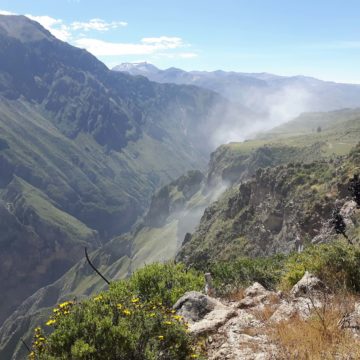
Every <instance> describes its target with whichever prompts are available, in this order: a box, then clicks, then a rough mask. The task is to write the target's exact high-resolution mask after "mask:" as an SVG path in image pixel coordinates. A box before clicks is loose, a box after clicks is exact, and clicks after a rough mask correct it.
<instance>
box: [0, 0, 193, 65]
mask: <svg viewBox="0 0 360 360" xmlns="http://www.w3.org/2000/svg"><path fill="white" fill-rule="evenodd" d="M72 1H75V0H72ZM0 14H4V15H16V14H13V13H11V12H9V11H6V10H0ZM25 16H27V17H28V18H29V19H31V20H34V21H37V22H38V23H40V24H41V25H42V26H43V27H44V28H45V29H47V30H48V31H50V33H51V34H52V35H54V36H55V37H57V38H58V39H60V40H62V41H67V42H70V43H71V44H73V45H75V46H78V47H81V48H85V49H86V50H88V51H89V52H91V53H92V54H94V55H95V56H124V55H154V56H160V57H168V58H182V59H191V58H194V57H197V56H198V55H197V54H196V53H194V52H179V51H177V52H174V51H173V50H176V49H182V48H188V47H190V46H191V45H189V44H186V43H184V41H183V39H182V38H180V37H176V36H159V37H144V38H142V39H141V40H140V41H139V42H137V43H117V42H108V41H104V40H99V39H96V38H92V37H88V36H87V35H86V33H87V32H89V31H99V32H106V31H109V30H114V29H117V28H120V27H125V26H127V25H128V24H127V22H125V21H110V22H107V21H105V20H103V19H100V18H94V19H90V20H89V21H85V22H83V21H75V22H72V23H65V22H64V21H63V20H62V19H57V18H54V17H51V16H49V15H41V16H39V15H32V14H26V15H25Z"/></svg>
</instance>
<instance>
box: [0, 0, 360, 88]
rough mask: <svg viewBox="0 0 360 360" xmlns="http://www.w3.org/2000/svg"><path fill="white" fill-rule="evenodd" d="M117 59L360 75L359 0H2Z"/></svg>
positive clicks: (1, 4)
mask: <svg viewBox="0 0 360 360" xmlns="http://www.w3.org/2000/svg"><path fill="white" fill-rule="evenodd" d="M7 12H10V13H16V14H28V15H31V16H32V17H33V18H34V19H36V20H38V21H39V22H41V23H42V24H43V25H44V26H45V27H47V28H48V29H50V31H52V32H53V34H54V35H56V36H58V37H60V38H61V39H62V40H65V41H68V42H70V43H71V44H73V45H76V46H79V47H82V48H86V49H88V50H89V51H90V52H92V53H93V54H94V55H96V56H97V57H98V58H99V59H101V60H102V61H104V62H105V63H106V64H107V65H108V66H109V67H112V66H114V65H116V64H118V63H121V62H136V61H148V62H151V63H153V64H155V65H157V66H158V67H160V68H167V67H171V66H175V67H180V68H183V69H185V70H216V69H223V70H233V71H243V72H271V73H276V74H280V75H297V74H301V75H309V76H314V77H318V78H321V79H324V80H334V81H339V82H340V81H342V82H352V83H360V66H359V64H360V21H359V20H360V18H359V16H360V15H359V14H360V1H359V0H342V1H338V0H326V1H325V0H312V1H310V0H251V1H250V0H216V1H215V0H177V1H171V0H166V1H165V0H149V1H147V0H141V1H139V0H132V1H130V0H129V1H124V0H101V1H100V0H56V1H55V0H32V1H27V0H22V1H20V0H0V13H7Z"/></svg>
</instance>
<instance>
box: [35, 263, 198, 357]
mask: <svg viewBox="0 0 360 360" xmlns="http://www.w3.org/2000/svg"><path fill="white" fill-rule="evenodd" d="M202 278H203V276H200V275H199V274H197V273H196V272H194V271H188V272H187V271H186V270H185V268H184V266H183V265H173V264H153V265H150V266H146V267H145V268H143V269H141V270H139V271H137V272H136V273H135V274H134V275H133V276H132V277H131V278H130V279H129V280H124V281H119V282H116V283H113V284H111V286H110V289H109V290H108V291H106V292H103V293H101V294H99V295H97V296H95V297H93V298H91V299H89V300H86V301H83V302H81V303H74V302H70V301H68V302H65V303H62V304H60V305H59V306H58V307H56V308H55V309H54V310H53V315H52V316H51V318H50V319H49V321H48V322H47V324H46V325H48V326H50V327H52V328H54V331H53V332H52V333H51V334H50V335H49V336H48V337H46V336H45V335H44V332H43V331H42V330H41V329H40V328H37V329H36V330H35V335H34V340H33V344H32V353H31V355H30V359H39V360H55V359H64V360H65V359H72V360H87V359H89V360H90V359H91V360H100V359H101V360H106V359H109V360H110V359H118V360H155V359H159V360H170V359H174V360H176V359H191V358H199V355H198V354H197V350H196V347H195V343H194V339H193V338H192V337H191V336H190V335H189V334H188V332H187V324H186V323H185V322H184V321H183V319H182V318H181V317H180V316H178V315H176V313H175V312H174V311H173V310H172V309H171V307H170V305H172V304H173V302H174V301H175V300H177V298H178V297H180V296H181V295H183V293H184V292H186V291H188V290H199V289H200V288H201V287H203V280H202Z"/></svg>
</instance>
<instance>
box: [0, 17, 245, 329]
mask: <svg viewBox="0 0 360 360" xmlns="http://www.w3.org/2000/svg"><path fill="white" fill-rule="evenodd" d="M228 108H229V104H228V102H226V101H225V100H224V99H222V98H221V97H220V96H218V95H217V94H215V93H213V92H211V91H207V90H203V89H199V88H196V87H191V86H177V85H161V84H156V83H152V82H150V81H149V80H147V79H145V78H135V77H132V76H130V75H127V74H122V73H115V72H112V71H110V70H108V69H107V68H106V66H105V65H104V64H102V63H101V62H99V61H98V60H97V59H96V58H95V57H94V56H92V55H91V54H89V53H88V52H86V51H85V50H81V49H77V48H75V47H72V46H70V45H69V44H67V43H64V42H62V41H60V40H58V39H56V38H55V37H53V36H52V35H51V34H50V33H49V32H48V31H47V30H45V29H44V28H43V27H42V26H40V25H39V24H38V23H36V22H34V21H31V20H29V19H27V18H26V17H24V16H3V15H1V16H0V211H1V213H2V214H3V216H2V218H1V222H0V232H1V233H2V236H1V239H0V240H1V241H0V246H1V254H0V257H1V260H2V261H1V262H0V281H1V284H2V289H3V292H4V294H5V295H4V296H3V297H2V298H1V300H0V323H1V322H2V321H3V320H4V319H5V317H7V316H8V315H9V314H10V312H11V310H13V309H14V308H15V307H16V306H17V305H18V304H20V303H21V301H23V300H24V299H25V298H26V297H27V296H29V295H31V294H32V293H33V292H34V291H35V290H37V289H38V288H40V287H42V286H45V285H46V284H48V283H50V282H53V281H55V280H56V279H57V278H58V277H59V276H60V275H62V274H63V273H64V272H65V271H66V270H67V269H69V268H70V266H71V265H73V264H74V263H75V262H76V261H77V260H79V259H80V258H81V257H82V255H83V247H84V246H85V245H86V246H88V247H89V248H92V249H95V248H97V247H98V246H99V245H100V244H102V243H105V242H106V241H108V240H109V239H111V238H112V237H114V236H116V235H118V234H120V233H123V232H124V231H128V230H129V229H130V228H131V226H132V225H133V224H134V222H135V221H136V220H137V218H138V217H139V216H140V215H141V214H142V213H143V212H144V211H145V210H146V209H147V207H148V205H149V202H150V199H151V194H152V193H153V192H154V190H155V189H157V188H158V187H159V186H160V185H161V184H164V183H167V182H169V181H171V180H172V179H174V178H176V177H178V176H180V175H181V174H183V173H185V172H186V171H188V170H190V169H199V168H200V169H201V168H203V167H204V166H205V164H206V161H207V156H208V153H209V152H210V151H211V149H212V144H211V143H210V142H209V141H207V137H206V136H205V134H204V133H203V128H204V127H206V126H209V127H211V126H212V124H214V123H216V122H217V118H218V117H219V116H220V114H221V116H223V113H224V111H226V109H228ZM240 121H241V120H240ZM174 164H176V166H175V165H174ZM9 223H11V224H13V226H11V227H10V228H9V227H8V224H9ZM30 270H31V271H30Z"/></svg>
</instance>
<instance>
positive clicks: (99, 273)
mask: <svg viewBox="0 0 360 360" xmlns="http://www.w3.org/2000/svg"><path fill="white" fill-rule="evenodd" d="M85 257H86V260H87V262H88V263H89V265H90V266H91V267H92V269H93V270H94V271H95V272H96V273H97V274H98V275H99V276H100V277H101V278H102V279H103V280H104V281H105V282H106V283H107V284H108V285H110V281H109V280H108V279H107V278H106V277H105V276H104V275H103V274H102V273H101V272H100V271H99V270H98V269H97V268H96V267H95V266H94V265H93V263H92V262H91V261H90V259H89V255H88V252H87V248H85Z"/></svg>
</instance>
